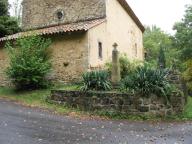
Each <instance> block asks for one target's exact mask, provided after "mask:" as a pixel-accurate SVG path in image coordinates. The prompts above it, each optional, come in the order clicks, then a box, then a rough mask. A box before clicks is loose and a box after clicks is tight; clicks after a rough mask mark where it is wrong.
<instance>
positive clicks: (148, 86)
mask: <svg viewBox="0 0 192 144" xmlns="http://www.w3.org/2000/svg"><path fill="white" fill-rule="evenodd" d="M167 75H168V70H163V69H157V70H155V69H152V68H150V67H149V66H147V65H144V66H141V67H138V68H137V69H136V71H135V72H133V73H132V74H130V75H129V76H127V77H126V78H125V79H123V80H122V88H123V89H125V90H126V91H133V92H136V93H139V94H141V95H142V96H144V97H148V96H150V94H156V95H157V96H163V97H165V99H166V100H167V101H168V100H169V97H168V96H169V92H170V91H169V88H170V84H169V81H168V79H167Z"/></svg>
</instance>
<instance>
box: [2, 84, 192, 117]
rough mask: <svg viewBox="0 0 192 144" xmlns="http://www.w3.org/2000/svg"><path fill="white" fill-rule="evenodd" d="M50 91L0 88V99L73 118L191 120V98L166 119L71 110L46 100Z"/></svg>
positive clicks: (61, 87) (72, 86) (69, 87)
mask: <svg viewBox="0 0 192 144" xmlns="http://www.w3.org/2000/svg"><path fill="white" fill-rule="evenodd" d="M55 88H57V89H61V90H78V89H79V86H78V85H68V86H66V85H64V86H57V87H55ZM50 91H51V89H46V90H35V91H26V92H17V91H14V90H13V89H11V88H2V87H0V98H3V99H8V100H13V101H17V102H18V103H21V104H23V105H26V106H30V107H38V108H43V109H47V110H50V111H51V112H54V113H57V114H64V115H71V114H72V116H75V117H86V118H87V117H95V116H100V117H102V118H107V119H118V120H119V119H126V120H150V121H151V120H154V121H156V120H158V121H159V120H179V121H181V120H192V98H191V97H189V98H188V103H187V105H186V106H185V110H184V112H183V114H182V115H180V116H170V117H166V118H160V117H153V116H149V115H142V116H138V115H126V114H121V113H115V112H108V111H97V112H82V111H80V110H79V109H73V108H70V107H66V106H62V105H58V104H54V103H51V102H49V101H48V100H47V97H49V96H50Z"/></svg>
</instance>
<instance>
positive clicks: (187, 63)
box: [174, 5, 192, 91]
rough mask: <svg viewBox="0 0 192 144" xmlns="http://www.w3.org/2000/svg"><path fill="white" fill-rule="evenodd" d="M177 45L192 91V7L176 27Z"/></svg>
mask: <svg viewBox="0 0 192 144" xmlns="http://www.w3.org/2000/svg"><path fill="white" fill-rule="evenodd" d="M174 30H176V34H175V45H176V46H177V48H178V49H179V51H180V60H181V61H182V62H183V65H182V66H183V75H184V78H185V80H186V82H187V85H188V88H189V89H190V90H191V91H192V5H188V6H187V7H186V11H185V16H184V18H183V19H182V21H181V22H178V23H176V24H175V26H174Z"/></svg>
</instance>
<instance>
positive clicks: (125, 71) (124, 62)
mask: <svg viewBox="0 0 192 144" xmlns="http://www.w3.org/2000/svg"><path fill="white" fill-rule="evenodd" d="M119 62H120V70H121V78H122V79H123V78H125V77H126V76H127V75H129V74H130V73H132V72H133V71H135V69H136V68H137V67H138V66H139V65H140V62H139V61H133V62H131V61H130V60H129V59H128V57H127V55H125V54H123V55H121V56H120V58H119ZM106 68H107V70H108V71H109V73H111V72H112V63H111V62H108V63H106Z"/></svg>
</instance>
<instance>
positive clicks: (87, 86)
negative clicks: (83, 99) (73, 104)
mask: <svg viewBox="0 0 192 144" xmlns="http://www.w3.org/2000/svg"><path fill="white" fill-rule="evenodd" d="M82 77H83V86H82V90H84V91H87V90H104V91H106V90H110V89H111V83H110V81H109V73H108V72H106V71H91V72H87V73H85V74H83V76H82Z"/></svg>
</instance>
